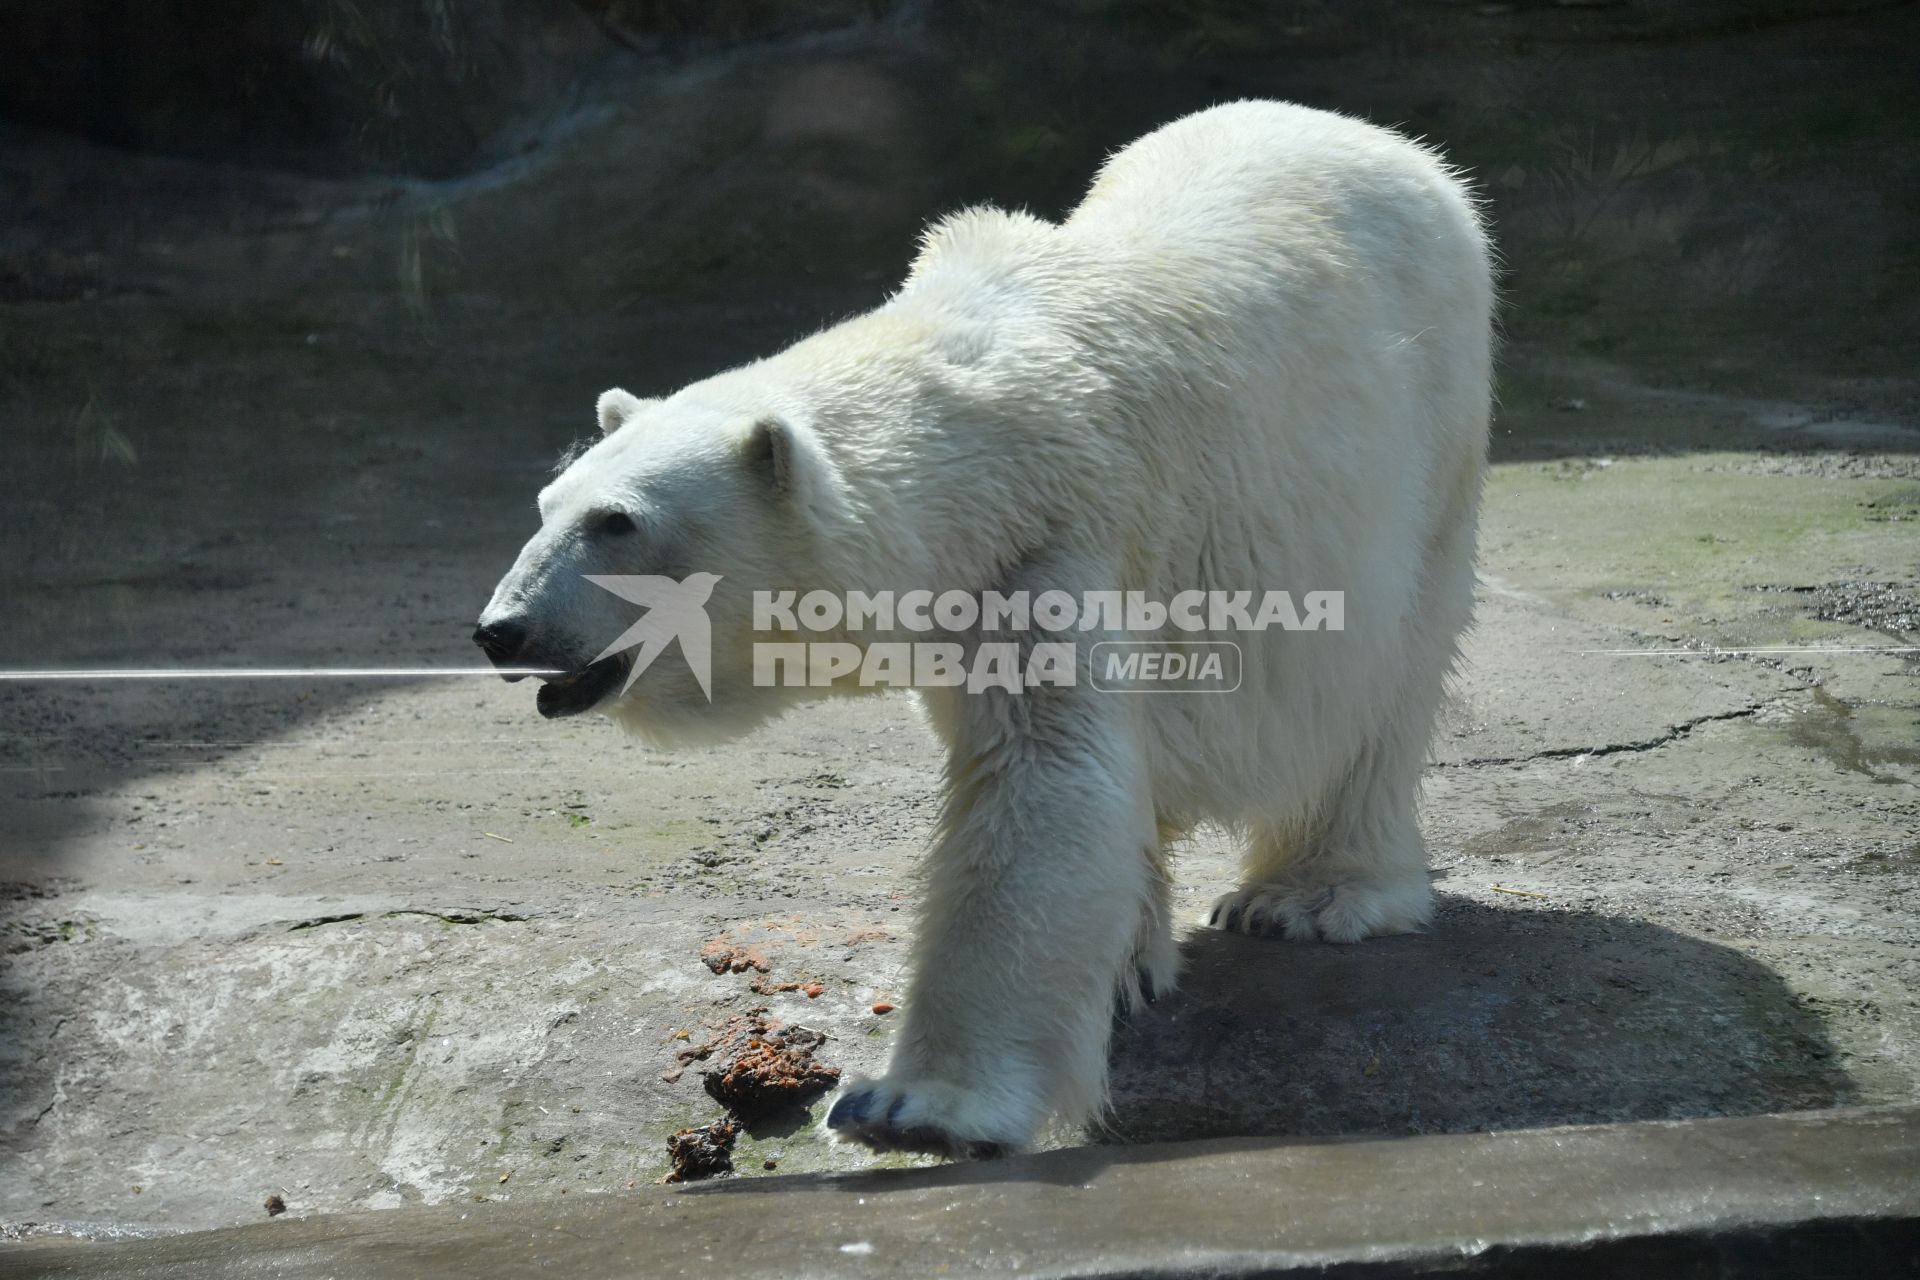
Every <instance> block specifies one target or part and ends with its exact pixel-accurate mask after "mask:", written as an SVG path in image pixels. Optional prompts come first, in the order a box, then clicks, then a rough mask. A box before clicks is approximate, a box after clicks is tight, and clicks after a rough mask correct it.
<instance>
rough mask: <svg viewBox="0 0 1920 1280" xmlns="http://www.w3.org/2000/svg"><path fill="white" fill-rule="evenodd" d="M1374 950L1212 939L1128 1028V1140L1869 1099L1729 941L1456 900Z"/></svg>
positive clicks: (1119, 1086)
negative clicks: (1857, 1092)
mask: <svg viewBox="0 0 1920 1280" xmlns="http://www.w3.org/2000/svg"><path fill="white" fill-rule="evenodd" d="M1441 901H1442V907H1441V911H1440V915H1439V919H1438V920H1437V922H1436V924H1435V926H1434V928H1433V930H1432V931H1431V932H1429V933H1426V934H1423V935H1418V936H1413V937H1402V938H1383V939H1375V940H1372V941H1369V942H1368V943H1366V944H1365V945H1363V946H1358V947H1322V946H1296V945H1292V944H1289V943H1285V942H1281V941H1277V940H1269V939H1260V938H1244V937H1239V936H1237V935H1228V934H1223V933H1219V932H1214V931H1211V930H1208V931H1202V932H1198V933H1195V934H1194V935H1193V936H1191V937H1190V938H1189V939H1188V940H1187V942H1186V944H1185V947H1184V952H1185V959H1186V971H1185V975H1184V977H1183V979H1182V983H1181V987H1180V989H1179V990H1178V991H1177V992H1175V993H1174V994H1173V995H1171V996H1169V997H1167V998H1166V999H1163V1000H1162V1001H1161V1002H1160V1003H1159V1004H1158V1005H1157V1006H1155V1007H1154V1008H1153V1009H1152V1010H1151V1011H1150V1012H1148V1013H1147V1014H1145V1015H1144V1016H1139V1017H1135V1018H1133V1019H1132V1020H1131V1021H1130V1022H1127V1023H1124V1024H1122V1025H1121V1026H1120V1027H1119V1028H1118V1029H1117V1031H1116V1035H1115V1046H1114V1057H1113V1113H1112V1118H1111V1121H1110V1124H1109V1126H1108V1129H1107V1132H1106V1134H1105V1135H1104V1137H1105V1139H1106V1140H1108V1141H1123V1142H1146V1141H1157V1140H1162V1139H1171V1138H1176V1137H1178V1138H1200V1137H1220V1136H1229V1135H1243V1134H1290V1135H1342V1134H1405V1133H1443V1132H1462V1131H1469V1130H1481V1129H1512V1128H1520V1127H1532V1126H1537V1125H1554V1124H1578V1123H1590V1122H1608V1121H1619V1120H1648V1119H1677V1118H1684V1117H1696V1116H1717V1115H1739V1114H1747V1113H1754V1112H1766V1111H1776V1110H1788V1109H1796V1108H1808V1107H1829V1106H1838V1105H1844V1104H1845V1103H1847V1102H1849V1101H1852V1100H1853V1090H1852V1086H1851V1084H1850V1083H1849V1081H1848V1079H1847V1077H1846V1075H1845V1074H1844V1073H1843V1072H1842V1071H1841V1070H1840V1069H1839V1068H1838V1066H1837V1065H1835V1063H1834V1060H1833V1050H1832V1047H1831V1046H1830V1045H1829V1043H1828V1041H1827V1038H1826V1035H1825V1032H1824V1031H1823V1029H1822V1027H1821V1024H1820V1021H1819V1019H1818V1018H1817V1017H1816V1016H1815V1015H1814V1014H1813V1013H1812V1012H1811V1011H1809V1010H1807V1009H1806V1008H1804V1007H1803V1006H1802V1005H1801V1004H1800V1003H1799V1001H1798V1000H1797V999H1796V998H1795V996H1794V995H1793V994H1792V993H1791V992H1790V991H1789V990H1788V988H1787V987H1786V985H1785V984H1784V983H1783V982H1782V981H1781V980H1780V978H1779V977H1778V975H1776V974H1775V973H1774V972H1773V971H1772V970H1771V969H1769V968H1768V967H1766V966H1765V965H1763V964H1760V963H1757V962H1756V961H1754V960H1752V959H1750V958H1748V957H1746V956H1743V955H1741V954H1740V953H1739V952H1736V951H1734V950H1731V949H1730V948H1727V947H1723V946H1718V945H1715V944H1713V943H1710V942H1704V941H1702V940H1700V939H1698V938H1692V937H1688V936H1686V935H1684V934H1680V933H1676V932H1674V931H1673V930H1670V929H1665V928H1661V927H1659V926H1657V925H1651V924H1646V923H1643V922H1640V921H1636V920H1630V919H1625V918H1622V917H1617V916H1607V915H1588V914H1582V913H1578V912H1549V911H1540V910H1532V909H1529V908H1527V907H1521V906H1516V907H1514V908H1511V909H1505V910H1502V909H1495V908H1489V907H1485V906H1481V905H1477V904H1474V903H1470V902H1467V901H1464V900H1460V899H1453V898H1443V899H1442V900H1441Z"/></svg>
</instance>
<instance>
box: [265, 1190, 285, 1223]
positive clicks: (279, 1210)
mask: <svg viewBox="0 0 1920 1280" xmlns="http://www.w3.org/2000/svg"><path fill="white" fill-rule="evenodd" d="M266 1207H267V1216H268V1217H269V1218H277V1217H279V1216H280V1215H281V1214H283V1213H285V1212H286V1211H287V1202H286V1201H285V1200H283V1199H281V1198H280V1195H279V1193H278V1192H276V1193H274V1194H273V1195H270V1196H268V1197H267V1206H266Z"/></svg>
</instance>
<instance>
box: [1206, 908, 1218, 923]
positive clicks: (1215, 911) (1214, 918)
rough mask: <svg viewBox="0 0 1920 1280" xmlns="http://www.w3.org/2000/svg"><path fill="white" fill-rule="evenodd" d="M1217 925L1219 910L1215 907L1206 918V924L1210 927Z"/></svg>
mask: <svg viewBox="0 0 1920 1280" xmlns="http://www.w3.org/2000/svg"><path fill="white" fill-rule="evenodd" d="M1219 923H1220V908H1218V907H1215V908H1214V909H1213V914H1212V915H1210V916H1208V917H1207V924H1208V925H1210V926H1211V925H1217V924H1219Z"/></svg>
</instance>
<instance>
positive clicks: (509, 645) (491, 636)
mask: <svg viewBox="0 0 1920 1280" xmlns="http://www.w3.org/2000/svg"><path fill="white" fill-rule="evenodd" d="M473 642H474V643H475V644H477V645H479V646H480V651H481V652H482V653H484V654H486V655H487V657H488V659H489V660H491V661H492V663H493V665H494V666H496V667H503V666H505V665H507V663H509V662H511V661H513V659H514V658H515V657H517V656H519V653H520V650H521V649H523V648H525V647H526V643H527V629H526V627H524V626H522V625H521V624H520V623H518V622H515V621H513V620H512V619H510V618H509V619H505V620H503V621H500V622H494V623H482V624H481V625H480V626H477V627H475V628H474V629H473Z"/></svg>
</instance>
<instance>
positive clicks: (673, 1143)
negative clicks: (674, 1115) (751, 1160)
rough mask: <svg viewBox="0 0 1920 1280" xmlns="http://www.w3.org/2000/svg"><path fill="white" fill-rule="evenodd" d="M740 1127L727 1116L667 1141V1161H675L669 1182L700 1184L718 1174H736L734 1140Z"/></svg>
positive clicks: (683, 1131)
mask: <svg viewBox="0 0 1920 1280" xmlns="http://www.w3.org/2000/svg"><path fill="white" fill-rule="evenodd" d="M739 1136H740V1126H739V1124H738V1123H737V1122H735V1121H734V1120H731V1119H729V1118H727V1117H725V1116H722V1117H721V1118H720V1119H718V1120H715V1121H714V1122H713V1123H712V1124H703V1125H700V1126H698V1127H697V1128H693V1129H682V1130H680V1132H678V1133H676V1134H674V1135H673V1136H672V1137H670V1138H668V1139H667V1157H668V1158H669V1159H670V1160H672V1161H673V1171H672V1172H671V1173H669V1174H668V1175H667V1176H666V1179H665V1180H666V1181H668V1182H697V1181H698V1180H700V1179H701V1178H711V1177H712V1176H713V1175H714V1174H716V1173H732V1172H733V1140H734V1139H735V1138H737V1137H739Z"/></svg>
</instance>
